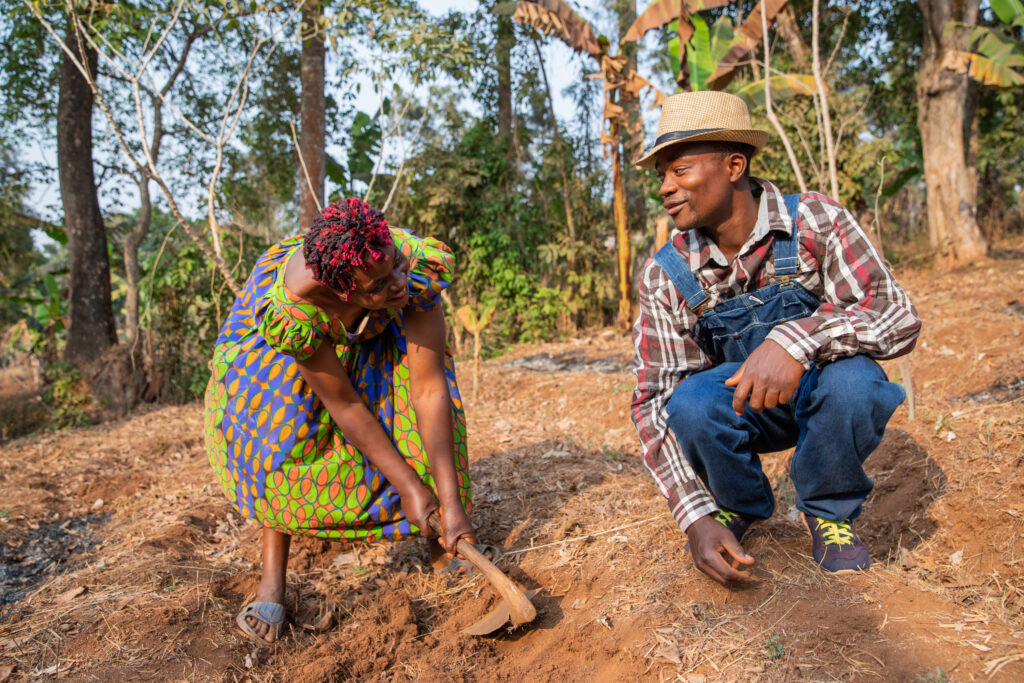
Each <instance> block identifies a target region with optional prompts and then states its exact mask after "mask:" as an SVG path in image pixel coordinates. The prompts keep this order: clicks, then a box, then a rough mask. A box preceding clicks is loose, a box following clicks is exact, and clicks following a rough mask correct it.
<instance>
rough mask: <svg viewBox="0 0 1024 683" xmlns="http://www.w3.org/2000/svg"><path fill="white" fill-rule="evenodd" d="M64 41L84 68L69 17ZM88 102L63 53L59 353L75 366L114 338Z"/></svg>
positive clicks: (81, 43) (82, 49) (91, 57)
mask: <svg viewBox="0 0 1024 683" xmlns="http://www.w3.org/2000/svg"><path fill="white" fill-rule="evenodd" d="M69 22H70V23H69V25H68V33H67V44H68V47H70V48H71V49H72V50H74V51H76V52H78V54H79V59H80V61H81V62H82V64H84V65H85V67H86V69H88V70H89V71H90V73H92V74H95V73H96V53H95V52H94V51H93V50H90V49H89V48H88V47H87V46H86V44H85V39H84V38H83V37H81V36H80V35H79V34H78V31H77V29H76V25H75V23H74V19H72V18H69ZM92 106H93V95H92V90H91V89H90V88H89V83H88V81H86V79H85V77H83V76H82V74H81V73H80V72H79V71H78V69H77V68H76V67H75V65H74V63H73V62H72V61H71V60H70V59H69V58H68V57H66V56H65V57H64V59H63V61H62V62H61V68H60V94H59V99H58V102H57V163H58V167H59V172H58V174H59V177H60V194H61V201H62V203H63V205H64V229H65V231H66V232H67V235H68V260H69V271H70V273H69V278H68V290H69V296H68V336H67V347H66V348H65V349H64V358H65V360H66V361H67V362H69V363H71V364H73V365H75V366H77V367H79V368H81V367H84V366H85V365H88V364H89V363H91V362H93V361H96V360H98V359H99V358H100V357H101V356H102V355H103V353H104V352H105V351H106V350H107V349H108V348H110V347H111V346H114V345H116V344H117V330H116V328H115V326H114V313H113V309H112V307H111V302H110V262H109V261H108V260H107V233H106V228H105V227H104V225H103V216H102V215H101V214H100V204H99V199H98V198H97V195H96V181H95V178H94V176H93V167H92Z"/></svg>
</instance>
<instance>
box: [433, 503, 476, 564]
mask: <svg viewBox="0 0 1024 683" xmlns="http://www.w3.org/2000/svg"><path fill="white" fill-rule="evenodd" d="M441 531H443V532H444V533H443V534H442V535H441V537H440V538H438V539H437V540H438V542H439V543H440V544H441V547H442V548H444V549H445V552H447V553H448V557H449V559H450V558H453V557H455V555H457V554H458V553H457V550H456V547H457V546H458V543H459V539H460V538H465V539H466V540H467V541H469V542H470V543H472V544H473V545H476V532H475V531H474V530H473V525H472V524H470V522H469V516H468V515H466V511H465V510H463V509H462V503H461V502H459V501H455V502H454V503H452V504H451V505H442V506H441Z"/></svg>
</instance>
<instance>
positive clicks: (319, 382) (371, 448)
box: [296, 343, 437, 536]
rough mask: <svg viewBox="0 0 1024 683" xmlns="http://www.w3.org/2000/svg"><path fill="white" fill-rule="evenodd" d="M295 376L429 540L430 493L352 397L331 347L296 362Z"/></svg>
mask: <svg viewBox="0 0 1024 683" xmlns="http://www.w3.org/2000/svg"><path fill="white" fill-rule="evenodd" d="M296 365H297V366H298V368H299V373H300V374H301V375H302V377H303V379H305V380H306V382H307V383H308V384H309V386H310V388H311V389H312V390H313V393H315V394H316V395H317V397H318V398H319V399H320V401H321V402H322V403H323V404H324V407H325V408H327V412H328V413H330V415H331V418H332V419H333V420H334V422H335V424H337V425H338V428H339V429H341V431H342V432H343V433H344V434H345V438H347V439H348V440H349V441H351V442H352V444H353V445H354V446H355V447H356V448H358V449H359V451H360V452H361V453H362V454H363V455H365V456H366V457H367V458H368V459H369V460H370V462H372V463H373V464H374V465H375V466H376V467H377V469H378V470H380V472H381V474H383V475H384V477H385V478H386V479H387V480H388V481H389V482H391V483H392V484H393V485H394V487H395V489H396V490H397V491H398V495H399V496H401V498H402V510H403V511H404V512H405V516H406V518H407V519H409V521H411V522H412V523H413V524H415V525H416V526H418V527H419V528H420V531H421V533H423V534H424V535H426V536H433V533H432V532H431V531H430V526H429V525H428V524H427V517H428V516H429V515H430V513H431V512H432V511H433V510H436V509H437V503H436V502H435V501H434V496H433V494H432V493H431V491H430V490H429V489H428V488H427V487H426V486H424V485H423V483H422V482H421V481H420V479H419V477H418V476H417V475H416V472H415V471H414V470H413V469H412V468H411V467H409V465H408V464H406V462H405V460H404V459H403V458H402V456H401V455H399V453H398V451H396V450H395V447H394V444H392V443H391V440H390V439H389V438H388V436H387V434H385V433H384V430H383V428H382V427H381V426H380V423H379V422H377V419H376V418H375V417H374V416H373V415H372V414H371V413H370V411H369V409H368V408H367V407H366V404H364V403H363V401H362V399H361V398H360V397H359V394H358V393H356V390H355V388H354V387H353V386H352V382H351V381H350V380H349V378H348V375H347V373H346V372H345V369H344V368H343V367H342V365H341V363H340V362H339V361H338V356H337V354H336V352H335V349H334V346H333V345H332V344H328V343H323V344H321V345H320V347H319V348H318V349H317V350H316V351H315V352H314V353H313V355H312V356H310V357H309V358H307V359H306V360H302V361H298V360H297V361H296Z"/></svg>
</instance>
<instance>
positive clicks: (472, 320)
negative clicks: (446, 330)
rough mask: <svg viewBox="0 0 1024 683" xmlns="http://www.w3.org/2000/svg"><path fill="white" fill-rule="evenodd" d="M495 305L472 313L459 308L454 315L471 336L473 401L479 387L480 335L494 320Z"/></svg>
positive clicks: (466, 307)
mask: <svg viewBox="0 0 1024 683" xmlns="http://www.w3.org/2000/svg"><path fill="white" fill-rule="evenodd" d="M496 306H497V304H496V303H495V302H493V301H492V302H491V303H490V304H486V305H484V306H482V307H481V308H480V309H479V310H476V311H474V310H473V308H472V307H470V306H459V308H458V309H457V310H456V311H455V315H456V316H457V317H458V318H459V322H460V323H462V326H463V327H464V328H466V331H468V332H469V333H470V334H472V335H473V399H474V400H475V399H476V397H477V396H478V395H479V394H477V390H478V388H479V386H480V333H481V332H483V331H484V329H486V328H487V326H488V325H490V324H491V319H492V318H494V309H495V308H496Z"/></svg>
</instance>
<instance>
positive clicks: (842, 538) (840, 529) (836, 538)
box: [815, 517, 853, 546]
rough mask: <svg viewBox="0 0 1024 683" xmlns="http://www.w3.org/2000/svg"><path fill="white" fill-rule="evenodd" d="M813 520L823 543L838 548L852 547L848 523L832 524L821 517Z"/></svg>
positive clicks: (851, 530) (851, 533)
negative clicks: (815, 521) (823, 540)
mask: <svg viewBox="0 0 1024 683" xmlns="http://www.w3.org/2000/svg"><path fill="white" fill-rule="evenodd" d="M815 519H816V520H817V522H818V524H817V528H818V530H819V531H821V535H822V537H823V538H824V539H825V543H827V544H828V545H838V546H844V545H853V529H852V528H850V523H849V522H833V521H832V520H830V519H822V518H821V517H815Z"/></svg>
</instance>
